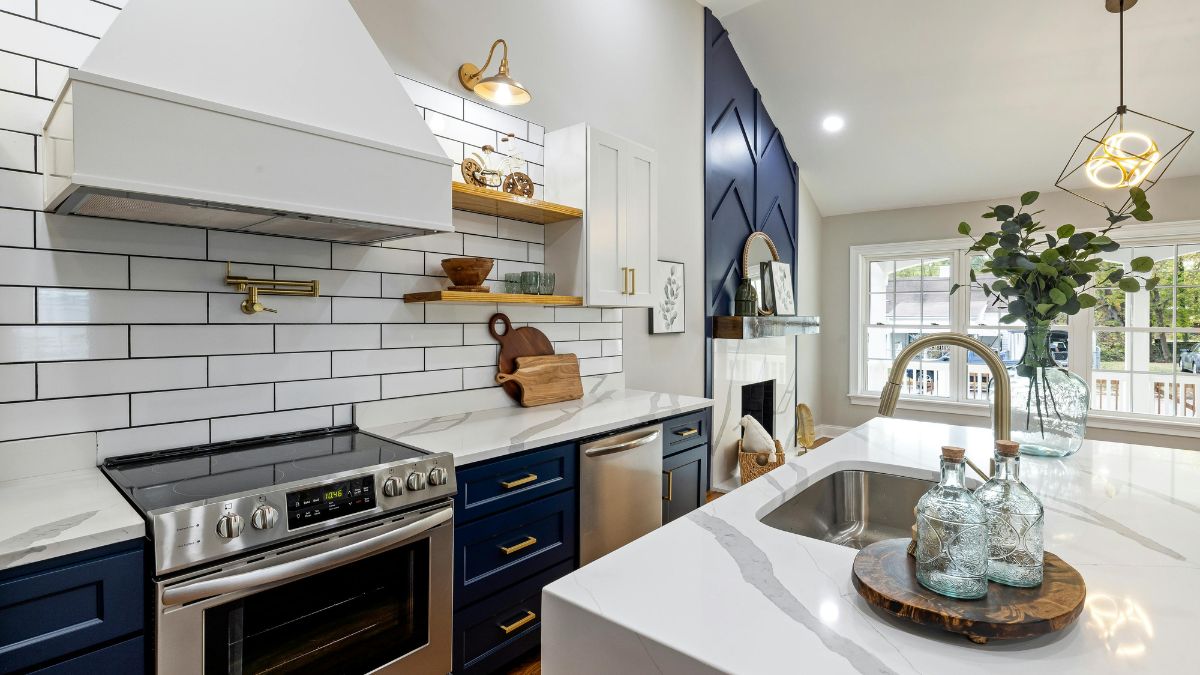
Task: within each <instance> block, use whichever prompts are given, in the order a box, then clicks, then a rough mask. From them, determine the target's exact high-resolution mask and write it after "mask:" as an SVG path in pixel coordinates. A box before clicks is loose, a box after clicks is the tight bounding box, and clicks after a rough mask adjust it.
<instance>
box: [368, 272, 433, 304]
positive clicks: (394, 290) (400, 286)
mask: <svg viewBox="0 0 1200 675" xmlns="http://www.w3.org/2000/svg"><path fill="white" fill-rule="evenodd" d="M445 286H446V281H445V279H443V278H439V279H433V278H430V277H427V276H417V275H413V274H385V275H383V297H385V298H403V297H404V294H405V293H425V292H428V291H440V290H441V289H443V288H445Z"/></svg>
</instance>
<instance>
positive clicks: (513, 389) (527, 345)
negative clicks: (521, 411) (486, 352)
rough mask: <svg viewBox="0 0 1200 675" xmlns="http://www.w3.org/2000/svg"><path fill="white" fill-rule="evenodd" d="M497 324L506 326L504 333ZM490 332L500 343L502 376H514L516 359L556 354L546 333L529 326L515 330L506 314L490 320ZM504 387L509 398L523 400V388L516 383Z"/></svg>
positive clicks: (499, 361)
mask: <svg viewBox="0 0 1200 675" xmlns="http://www.w3.org/2000/svg"><path fill="white" fill-rule="evenodd" d="M496 322H500V323H502V324H504V332H503V333H498V332H497V331H496ZM488 332H489V333H491V335H492V337H493V338H495V340H496V342H499V343H500V357H499V359H498V360H497V363H496V368H497V370H499V371H500V373H502V374H512V373H513V372H514V371H516V369H517V361H516V359H517V357H519V356H549V355H551V354H553V353H554V345H552V344H550V340H549V338H547V337H546V334H545V333H543V332H542V331H540V330H538V329H536V328H530V327H529V326H525V327H523V328H517V329H515V330H514V329H513V327H512V322H511V321H509V320H508V315H506V314H493V315H492V318H490V319H488ZM497 382H499V380H497ZM502 386H503V387H504V391H506V392H508V395H509V396H511V397H513V398H514V399H516V400H517V401H520V400H521V388H520V387H519V386H518V385H517V383H516V382H504V383H503V385H502Z"/></svg>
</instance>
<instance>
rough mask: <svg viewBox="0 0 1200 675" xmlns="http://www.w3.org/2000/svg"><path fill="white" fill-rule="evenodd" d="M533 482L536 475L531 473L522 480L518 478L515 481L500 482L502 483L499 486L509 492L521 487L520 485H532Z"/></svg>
mask: <svg viewBox="0 0 1200 675" xmlns="http://www.w3.org/2000/svg"><path fill="white" fill-rule="evenodd" d="M535 480H537V474H536V473H531V474H529V475H527V476H525V477H524V478H518V479H516V480H502V481H500V486H501V487H503V488H504V489H505V490H511V489H513V488H515V487H521V486H522V485H525V484H526V483H532V482H533V481H535Z"/></svg>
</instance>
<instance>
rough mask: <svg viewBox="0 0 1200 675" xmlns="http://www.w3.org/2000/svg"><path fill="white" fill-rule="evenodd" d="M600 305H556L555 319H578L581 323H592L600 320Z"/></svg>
mask: <svg viewBox="0 0 1200 675" xmlns="http://www.w3.org/2000/svg"><path fill="white" fill-rule="evenodd" d="M600 317H601V314H600V308H599V307H555V308H554V320H555V321H578V322H580V323H591V322H598V321H600Z"/></svg>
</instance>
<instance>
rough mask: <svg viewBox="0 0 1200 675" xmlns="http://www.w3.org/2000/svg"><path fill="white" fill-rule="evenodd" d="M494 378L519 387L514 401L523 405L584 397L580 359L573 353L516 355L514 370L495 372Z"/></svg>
mask: <svg viewBox="0 0 1200 675" xmlns="http://www.w3.org/2000/svg"><path fill="white" fill-rule="evenodd" d="M496 381H497V382H499V383H501V384H516V385H517V386H518V388H519V390H520V398H518V399H517V400H518V401H520V402H521V405H523V406H525V407H526V408H531V407H533V406H535V405H546V404H547V403H558V402H560V401H574V400H575V399H580V398H583V381H582V380H580V379H579V359H578V358H576V356H575V355H574V354H554V355H551V356H518V357H517V370H516V372H514V373H512V374H511V375H510V374H507V373H498V374H497V375H496Z"/></svg>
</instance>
